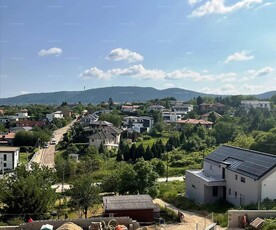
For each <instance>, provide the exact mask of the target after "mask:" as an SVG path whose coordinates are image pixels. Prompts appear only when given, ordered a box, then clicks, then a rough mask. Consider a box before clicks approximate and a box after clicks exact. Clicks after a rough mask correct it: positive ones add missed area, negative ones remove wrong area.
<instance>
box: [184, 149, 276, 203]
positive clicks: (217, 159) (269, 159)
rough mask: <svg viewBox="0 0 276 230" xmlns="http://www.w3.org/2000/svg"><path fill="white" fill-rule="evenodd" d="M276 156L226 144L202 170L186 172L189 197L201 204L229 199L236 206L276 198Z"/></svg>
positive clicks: (205, 163) (213, 153) (212, 156)
mask: <svg viewBox="0 0 276 230" xmlns="http://www.w3.org/2000/svg"><path fill="white" fill-rule="evenodd" d="M275 181H276V155H271V154H267V153H263V152H257V151H253V150H248V149H242V148H238V147H232V146H227V145H222V146H220V147H219V148H218V149H216V150H215V151H214V152H212V153H211V154H209V155H208V156H207V157H206V158H205V159H204V166H203V169H202V170H187V171H186V196H187V197H188V198H190V199H192V200H195V201H197V202H199V203H212V202H214V201H216V200H219V199H225V200H227V201H228V202H230V203H232V204H234V205H235V206H242V205H249V204H256V203H257V202H258V201H263V200H264V199H265V198H269V199H272V200H273V199H276V189H275Z"/></svg>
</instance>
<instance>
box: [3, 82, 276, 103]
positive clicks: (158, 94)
mask: <svg viewBox="0 0 276 230" xmlns="http://www.w3.org/2000/svg"><path fill="white" fill-rule="evenodd" d="M273 94H276V91H271V92H267V93H263V94H259V95H255V96H256V97H258V98H259V99H264V98H270V97H271V96H272V95H273ZM198 96H215V95H211V94H204V93H199V92H195V91H191V90H186V89H180V88H169V89H163V90H159V89H155V88H152V87H132V86H126V87H122V86H118V87H105V88H97V89H89V90H85V91H60V92H52V93H30V94H25V95H20V96H16V97H10V98H0V105H15V104H17V105H19V104H61V103H62V102H64V101H66V102H67V103H78V102H82V103H93V104H97V103H100V102H102V101H108V99H109V98H110V97H111V98H112V100H113V101H115V102H126V101H129V102H145V101H148V100H151V99H155V98H158V99H161V98H165V97H174V98H176V99H177V100H181V101H188V100H190V99H192V98H194V97H198ZM216 96H219V95H216Z"/></svg>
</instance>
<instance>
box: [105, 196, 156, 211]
mask: <svg viewBox="0 0 276 230" xmlns="http://www.w3.org/2000/svg"><path fill="white" fill-rule="evenodd" d="M103 205H104V210H105V211H112V210H141V209H155V205H154V203H153V202H152V198H151V197H150V196H149V195H124V196H104V197H103Z"/></svg>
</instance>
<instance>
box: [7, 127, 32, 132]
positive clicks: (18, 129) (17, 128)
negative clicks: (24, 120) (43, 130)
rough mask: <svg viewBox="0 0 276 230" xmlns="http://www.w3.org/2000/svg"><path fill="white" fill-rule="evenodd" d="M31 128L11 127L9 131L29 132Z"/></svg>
mask: <svg viewBox="0 0 276 230" xmlns="http://www.w3.org/2000/svg"><path fill="white" fill-rule="evenodd" d="M32 129H33V127H30V126H24V127H11V128H10V129H9V130H10V132H11V133H16V132H18V131H31V130H32Z"/></svg>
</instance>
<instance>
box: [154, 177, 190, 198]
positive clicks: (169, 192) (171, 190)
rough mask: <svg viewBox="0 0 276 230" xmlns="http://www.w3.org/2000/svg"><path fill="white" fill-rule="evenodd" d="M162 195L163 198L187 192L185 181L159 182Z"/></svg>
mask: <svg viewBox="0 0 276 230" xmlns="http://www.w3.org/2000/svg"><path fill="white" fill-rule="evenodd" d="M158 188H159V191H160V195H159V196H160V197H161V198H162V199H166V198H170V197H177V196H178V195H180V194H181V195H183V194H184V193H185V183H184V182H183V181H169V182H165V183H158Z"/></svg>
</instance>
